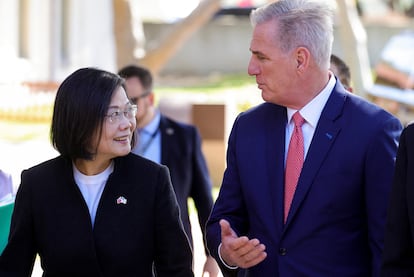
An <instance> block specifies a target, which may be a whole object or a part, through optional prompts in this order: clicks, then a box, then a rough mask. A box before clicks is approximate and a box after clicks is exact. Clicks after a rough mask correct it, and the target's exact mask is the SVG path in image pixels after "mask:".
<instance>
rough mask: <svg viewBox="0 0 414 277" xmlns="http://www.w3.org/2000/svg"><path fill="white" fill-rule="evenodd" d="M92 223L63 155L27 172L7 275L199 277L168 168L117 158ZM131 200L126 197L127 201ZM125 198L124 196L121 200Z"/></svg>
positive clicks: (3, 260) (0, 263)
mask: <svg viewBox="0 0 414 277" xmlns="http://www.w3.org/2000/svg"><path fill="white" fill-rule="evenodd" d="M114 161H115V164H114V171H113V173H112V174H111V175H110V176H109V178H108V181H107V183H106V186H105V188H104V191H103V193H102V197H101V199H100V202H99V206H98V209H97V212H96V218H95V224H94V226H93V227H92V225H91V219H90V215H89V211H88V207H87V205H86V203H85V201H84V199H83V197H82V194H81V192H80V190H79V189H78V186H77V185H76V183H75V181H74V178H73V170H72V163H71V162H70V161H68V160H65V159H63V158H62V157H57V158H55V159H52V160H49V161H46V162H44V163H42V164H40V165H37V166H35V167H33V168H31V169H29V170H26V171H23V173H22V178H21V185H20V187H19V190H18V193H17V196H16V202H15V208H14V212H13V216H12V223H11V232H10V236H9V242H8V245H7V246H6V248H5V250H4V252H3V254H2V256H1V257H0V276H2V277H6V276H25V277H27V276H30V274H31V271H32V268H33V264H34V260H35V256H36V253H38V254H39V256H40V258H41V265H42V268H43V270H44V274H43V276H46V277H51V276H56V277H65V276H68V277H69V276H70V277H77V276H79V277H80V276H85V277H86V276H88V277H92V276H114V277H124V276H125V277H126V276H137V277H142V276H153V273H152V271H153V265H154V268H156V272H157V274H156V276H168V277H171V276H193V273H192V252H191V248H190V246H189V243H188V239H187V236H186V235H185V233H184V230H183V227H182V223H181V221H180V219H179V208H178V205H177V200H176V198H175V195H174V192H173V189H172V186H171V181H170V177H169V172H168V169H167V168H166V167H165V166H160V165H157V164H156V163H153V162H151V161H149V160H146V159H144V158H141V157H138V156H136V155H134V154H129V155H127V156H125V157H119V158H116V159H114ZM124 199H125V200H124ZM117 200H118V201H117Z"/></svg>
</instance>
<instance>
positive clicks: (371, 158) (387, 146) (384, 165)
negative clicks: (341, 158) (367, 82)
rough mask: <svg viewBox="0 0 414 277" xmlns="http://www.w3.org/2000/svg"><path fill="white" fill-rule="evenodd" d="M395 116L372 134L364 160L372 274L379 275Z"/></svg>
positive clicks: (396, 134) (395, 141)
mask: <svg viewBox="0 0 414 277" xmlns="http://www.w3.org/2000/svg"><path fill="white" fill-rule="evenodd" d="M401 128H402V127H401V124H400V122H399V121H398V119H396V118H394V117H389V118H388V119H387V120H383V121H382V122H381V123H380V124H379V126H378V128H376V130H377V131H376V132H374V133H373V134H372V140H371V143H370V147H369V149H368V151H367V155H366V163H365V167H366V170H365V172H366V173H365V182H364V183H365V188H364V189H365V203H366V211H365V212H366V215H367V231H368V242H369V247H370V250H371V254H372V260H371V261H372V265H371V266H372V276H379V274H380V273H379V271H380V268H381V258H382V250H383V245H384V229H385V221H386V213H387V205H385V204H384V203H387V202H388V198H389V193H390V190H391V183H392V177H393V173H394V166H395V157H396V153H397V147H398V140H399V137H400V133H401Z"/></svg>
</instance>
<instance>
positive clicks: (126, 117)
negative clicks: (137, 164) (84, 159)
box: [96, 87, 136, 159]
mask: <svg viewBox="0 0 414 277" xmlns="http://www.w3.org/2000/svg"><path fill="white" fill-rule="evenodd" d="M135 114H136V106H135V105H131V103H130V101H129V100H128V98H127V95H126V93H125V90H124V88H123V87H119V88H118V89H117V90H116V91H115V92H114V94H113V95H112V99H111V103H110V104H109V107H108V111H107V112H106V115H107V116H106V117H105V120H104V122H103V126H102V136H101V139H100V141H99V142H98V147H97V152H96V154H97V155H96V158H103V159H112V158H115V157H119V156H125V155H127V154H128V153H129V152H131V140H132V134H133V132H134V130H135V127H136V121H135ZM111 115H112V116H111Z"/></svg>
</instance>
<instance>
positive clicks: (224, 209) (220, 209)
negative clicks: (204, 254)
mask: <svg viewBox="0 0 414 277" xmlns="http://www.w3.org/2000/svg"><path fill="white" fill-rule="evenodd" d="M237 126H238V119H236V121H235V123H234V125H233V129H232V131H231V133H230V137H229V141H228V149H227V168H226V170H225V172H224V177H223V182H222V185H221V188H220V194H219V196H218V198H217V200H216V202H215V204H214V206H213V210H212V212H211V216H210V218H209V220H208V222H207V227H206V237H207V245H208V249H209V251H210V253H211V255H212V256H213V257H214V258H215V259H216V261H217V263H218V265H219V266H220V269H221V271H222V273H223V276H225V277H227V276H237V272H238V270H237V269H233V270H232V269H229V268H227V267H226V266H225V265H224V264H223V263H222V262H221V260H220V258H219V256H218V247H219V245H220V243H221V229H220V225H219V221H220V220H221V219H226V220H227V221H228V222H229V223H230V226H231V227H232V228H233V230H234V231H235V232H236V233H237V234H238V235H243V234H246V230H247V222H246V218H247V212H246V208H245V204H244V202H243V201H244V200H243V199H242V197H241V195H242V193H241V185H240V182H239V177H238V176H239V173H238V167H237V157H236V156H237V153H236V141H237Z"/></svg>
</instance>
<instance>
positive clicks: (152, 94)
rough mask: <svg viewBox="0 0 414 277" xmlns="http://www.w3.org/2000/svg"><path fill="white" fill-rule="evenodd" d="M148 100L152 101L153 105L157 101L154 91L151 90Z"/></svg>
mask: <svg viewBox="0 0 414 277" xmlns="http://www.w3.org/2000/svg"><path fill="white" fill-rule="evenodd" d="M147 97H148V101H150V103H151V105H154V103H155V95H154V93H153V92H151V93H150V94H148V96H147Z"/></svg>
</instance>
